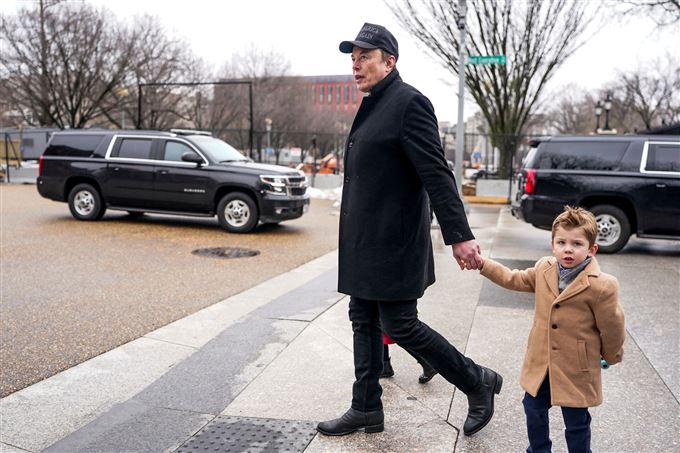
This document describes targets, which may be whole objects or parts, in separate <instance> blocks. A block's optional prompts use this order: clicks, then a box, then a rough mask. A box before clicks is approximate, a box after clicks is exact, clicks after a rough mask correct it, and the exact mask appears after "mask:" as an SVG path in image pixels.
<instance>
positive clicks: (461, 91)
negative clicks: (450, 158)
mask: <svg viewBox="0 0 680 453" xmlns="http://www.w3.org/2000/svg"><path fill="white" fill-rule="evenodd" d="M465 1H466V0H458V30H459V31H460V51H459V54H458V124H457V125H456V188H457V189H458V195H459V196H460V199H461V201H462V202H463V206H465V212H467V211H468V209H469V208H468V206H467V205H466V204H465V198H463V147H464V146H465V137H464V134H465V129H464V124H463V121H464V120H463V105H464V102H465V101H464V97H465V35H466V34H467V32H466V31H465V15H466V13H467V5H466V4H465Z"/></svg>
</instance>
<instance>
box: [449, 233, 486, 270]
mask: <svg viewBox="0 0 680 453" xmlns="http://www.w3.org/2000/svg"><path fill="white" fill-rule="evenodd" d="M451 249H452V250H453V257H454V258H455V259H456V261H457V262H458V265H459V266H460V268H461V270H462V269H480V268H481V267H482V263H484V260H483V259H482V256H481V249H480V248H479V244H477V241H475V240H474V239H472V240H470V241H465V242H458V243H456V244H453V245H452V246H451Z"/></svg>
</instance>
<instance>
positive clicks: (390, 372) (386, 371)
mask: <svg viewBox="0 0 680 453" xmlns="http://www.w3.org/2000/svg"><path fill="white" fill-rule="evenodd" d="M392 376H394V368H392V362H391V361H390V359H389V358H388V359H387V360H383V370H382V373H380V378H387V377H392Z"/></svg>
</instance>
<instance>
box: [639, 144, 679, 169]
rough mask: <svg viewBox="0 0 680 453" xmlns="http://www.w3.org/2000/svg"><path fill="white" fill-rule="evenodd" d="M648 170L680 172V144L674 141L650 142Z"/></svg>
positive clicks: (646, 165)
mask: <svg viewBox="0 0 680 453" xmlns="http://www.w3.org/2000/svg"><path fill="white" fill-rule="evenodd" d="M648 146H649V148H648V149H647V162H646V164H645V170H646V171H661V172H674V173H680V145H675V144H672V143H649V144H648Z"/></svg>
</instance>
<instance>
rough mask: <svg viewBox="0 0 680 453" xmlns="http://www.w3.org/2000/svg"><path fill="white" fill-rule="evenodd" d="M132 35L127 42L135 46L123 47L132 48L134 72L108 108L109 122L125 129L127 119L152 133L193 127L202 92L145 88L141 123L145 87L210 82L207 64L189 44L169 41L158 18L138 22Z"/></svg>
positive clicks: (112, 95) (134, 22) (109, 99)
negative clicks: (193, 51)
mask: <svg viewBox="0 0 680 453" xmlns="http://www.w3.org/2000/svg"><path fill="white" fill-rule="evenodd" d="M130 30H131V32H130V33H129V34H128V36H127V38H126V39H127V41H129V42H130V43H131V44H127V43H126V42H122V43H120V46H122V47H124V48H130V49H132V52H131V54H130V55H129V59H130V65H129V70H128V71H127V72H126V74H125V78H124V80H122V81H121V83H120V84H119V85H118V86H117V87H116V89H115V90H113V91H112V92H111V93H110V96H109V97H107V99H106V102H105V103H104V104H103V105H102V112H103V113H104V114H105V116H106V118H107V120H108V121H109V122H110V123H112V124H113V125H115V126H116V127H122V126H123V124H122V122H123V119H126V118H127V119H128V121H129V124H131V125H133V126H134V127H137V128H149V129H168V128H170V127H174V126H182V125H184V126H188V125H190V124H192V118H195V116H194V115H193V109H194V107H195V105H194V102H193V101H194V100H195V99H196V93H195V91H196V90H195V88H189V87H177V86H148V87H142V90H143V93H142V95H143V96H142V97H143V105H142V116H141V122H140V124H138V101H139V93H138V84H139V83H159V84H162V83H176V82H193V81H200V80H205V79H206V78H208V79H209V78H211V75H210V70H209V69H208V68H207V66H206V65H205V63H204V62H203V61H201V60H200V59H198V58H195V57H193V56H192V54H191V51H190V46H189V45H188V43H187V42H186V40H184V39H181V38H177V37H173V36H169V35H168V33H167V31H166V30H165V28H164V27H163V25H162V24H161V22H160V20H159V19H158V17H156V16H150V15H144V16H139V17H135V18H133V20H132V22H131V25H130ZM206 74H207V75H206ZM121 113H122V114H121ZM129 124H128V126H129Z"/></svg>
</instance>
